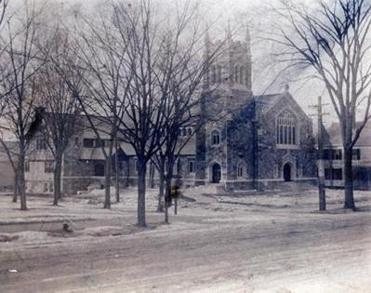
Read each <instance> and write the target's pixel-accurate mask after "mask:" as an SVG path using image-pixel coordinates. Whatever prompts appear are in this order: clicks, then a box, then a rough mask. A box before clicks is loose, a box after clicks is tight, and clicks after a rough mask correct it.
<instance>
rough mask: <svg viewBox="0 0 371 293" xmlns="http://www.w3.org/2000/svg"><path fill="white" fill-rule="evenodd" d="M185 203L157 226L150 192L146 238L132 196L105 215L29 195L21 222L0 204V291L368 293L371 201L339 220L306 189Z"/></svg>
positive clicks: (85, 199)
mask: <svg viewBox="0 0 371 293" xmlns="http://www.w3.org/2000/svg"><path fill="white" fill-rule="evenodd" d="M187 195H188V196H190V197H192V198H194V199H196V201H195V202H191V201H183V202H182V203H181V208H180V211H179V212H180V215H178V216H176V217H175V216H172V217H171V221H172V224H171V225H163V224H162V217H163V216H162V214H158V213H156V212H154V210H155V205H156V202H155V192H154V191H152V192H150V193H149V195H148V198H147V199H148V223H149V227H148V228H147V229H141V228H138V227H136V226H135V225H133V224H134V223H135V214H136V213H135V205H136V200H135V192H134V191H133V190H128V191H125V192H123V194H122V196H123V198H124V202H123V203H120V204H115V205H113V209H112V210H111V211H107V210H103V209H102V208H101V203H100V198H102V196H101V195H100V194H94V195H92V194H90V195H86V196H80V197H79V198H76V197H75V198H67V199H66V200H64V201H63V202H62V203H61V206H59V207H52V206H51V205H50V199H45V198H37V197H35V198H31V199H30V202H29V206H30V210H29V211H27V212H20V211H18V210H17V205H14V204H13V203H10V198H9V197H0V292H277V293H288V292H371V289H370V288H371V212H370V206H371V193H370V192H357V193H356V198H357V205H358V207H359V211H358V212H345V211H344V210H342V209H341V199H342V194H341V191H328V202H329V206H328V208H329V211H328V212H326V213H319V212H317V211H316V210H317V195H316V192H315V191H305V192H300V193H292V192H291V193H290V192H287V193H278V192H277V193H276V194H274V195H259V196H254V195H250V196H242V195H238V194H237V195H235V196H217V195H209V196H204V195H201V190H197V189H194V190H190V191H189V192H188V194H187ZM63 222H68V223H70V225H71V227H73V230H74V232H72V233H64V232H63V231H62V230H61V223H63ZM9 227H11V228H9ZM25 230H32V231H31V232H30V231H25ZM1 235H2V236H4V238H3V241H1ZM6 237H8V238H6Z"/></svg>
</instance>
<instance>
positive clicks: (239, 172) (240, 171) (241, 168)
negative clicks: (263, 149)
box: [237, 163, 244, 177]
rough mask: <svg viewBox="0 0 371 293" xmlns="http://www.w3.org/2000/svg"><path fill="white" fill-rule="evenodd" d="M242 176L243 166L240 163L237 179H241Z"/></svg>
mask: <svg viewBox="0 0 371 293" xmlns="http://www.w3.org/2000/svg"><path fill="white" fill-rule="evenodd" d="M243 176H244V165H243V164H242V163H240V164H239V165H238V167H237V177H243Z"/></svg>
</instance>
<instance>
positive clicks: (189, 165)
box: [188, 160, 195, 173]
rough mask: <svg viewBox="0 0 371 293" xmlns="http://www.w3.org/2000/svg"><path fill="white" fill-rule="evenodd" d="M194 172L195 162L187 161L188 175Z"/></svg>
mask: <svg viewBox="0 0 371 293" xmlns="http://www.w3.org/2000/svg"><path fill="white" fill-rule="evenodd" d="M194 172H195V161H194V160H189V161H188V173H194Z"/></svg>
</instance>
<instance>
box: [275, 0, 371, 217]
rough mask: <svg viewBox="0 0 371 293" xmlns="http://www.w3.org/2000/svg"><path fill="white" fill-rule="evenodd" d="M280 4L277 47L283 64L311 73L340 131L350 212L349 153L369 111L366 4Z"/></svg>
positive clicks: (370, 7) (344, 0) (370, 20)
mask: <svg viewBox="0 0 371 293" xmlns="http://www.w3.org/2000/svg"><path fill="white" fill-rule="evenodd" d="M282 4H283V10H280V14H281V16H284V19H285V20H286V21H287V24H288V26H289V28H287V29H286V28H284V27H283V26H281V28H280V32H281V34H280V37H281V38H280V39H278V40H277V41H278V42H279V43H280V44H282V45H284V46H285V47H286V51H285V52H284V53H283V56H286V57H287V58H285V59H286V60H289V61H290V62H294V63H295V65H301V66H303V65H304V67H310V68H312V69H314V70H315V73H316V77H318V78H319V79H320V80H321V81H322V82H323V84H324V86H325V88H326V90H327V93H328V95H329V98H330V100H331V102H332V105H333V107H334V109H335V112H336V115H337V117H338V119H339V122H340V127H341V134H342V141H343V150H344V175H345V178H344V182H345V185H344V188H345V202H344V208H347V209H353V210H354V209H355V204H354V197H353V174H352V153H353V147H354V145H355V144H356V142H357V140H358V138H359V136H360V134H361V132H362V130H363V129H364V127H365V125H366V123H367V121H368V119H369V118H370V111H369V110H370V106H371V90H370V85H371V64H370V61H369V54H370V49H371V46H370V37H369V35H370V27H371V3H370V2H369V1H366V0H333V1H324V0H318V1H316V2H315V4H316V6H315V9H312V10H311V7H306V6H299V5H295V4H294V3H293V1H282ZM359 116H361V117H359ZM357 118H359V120H360V122H359V123H356V121H357Z"/></svg>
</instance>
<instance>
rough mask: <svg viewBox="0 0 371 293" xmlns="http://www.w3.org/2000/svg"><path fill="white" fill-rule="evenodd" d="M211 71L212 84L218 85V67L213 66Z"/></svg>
mask: <svg viewBox="0 0 371 293" xmlns="http://www.w3.org/2000/svg"><path fill="white" fill-rule="evenodd" d="M210 71H211V83H216V67H215V65H212V66H211V68H210Z"/></svg>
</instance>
